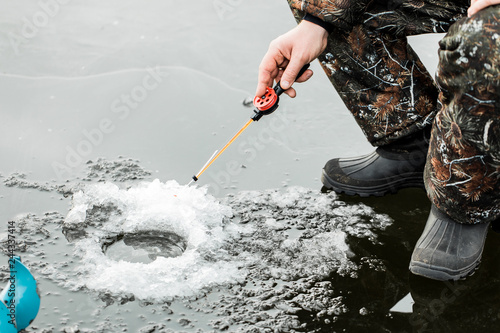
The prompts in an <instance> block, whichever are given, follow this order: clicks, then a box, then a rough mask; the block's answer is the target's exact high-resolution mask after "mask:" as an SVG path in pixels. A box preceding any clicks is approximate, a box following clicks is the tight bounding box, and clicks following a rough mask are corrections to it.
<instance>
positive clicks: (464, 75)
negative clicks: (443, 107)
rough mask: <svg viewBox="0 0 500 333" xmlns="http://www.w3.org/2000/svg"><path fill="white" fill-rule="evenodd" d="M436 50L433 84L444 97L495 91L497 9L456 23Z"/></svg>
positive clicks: (499, 61)
mask: <svg viewBox="0 0 500 333" xmlns="http://www.w3.org/2000/svg"><path fill="white" fill-rule="evenodd" d="M439 46H440V49H439V65H438V70H437V74H436V81H437V82H438V84H439V86H440V87H441V88H443V93H444V94H445V95H446V94H450V95H452V94H453V93H456V92H467V91H469V90H470V91H472V90H478V89H479V90H484V89H487V90H490V91H498V85H499V77H500V76H499V73H500V6H491V7H488V8H486V9H483V10H482V11H480V12H478V13H477V14H475V15H473V16H472V17H470V18H463V19H461V20H459V21H457V22H456V23H455V24H453V25H452V26H451V28H450V30H449V31H448V34H447V35H446V36H445V37H444V38H443V39H442V40H441V41H440V43H439ZM483 86H484V87H483ZM497 94H498V93H497ZM445 97H446V96H445ZM449 97H451V96H449Z"/></svg>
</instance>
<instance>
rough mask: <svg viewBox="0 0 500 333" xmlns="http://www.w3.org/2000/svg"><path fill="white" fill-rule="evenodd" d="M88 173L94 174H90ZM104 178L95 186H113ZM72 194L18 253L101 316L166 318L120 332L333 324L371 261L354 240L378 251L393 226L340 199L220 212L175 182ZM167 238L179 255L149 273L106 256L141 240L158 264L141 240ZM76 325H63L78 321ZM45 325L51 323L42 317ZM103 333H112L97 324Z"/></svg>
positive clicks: (235, 204) (284, 197)
mask: <svg viewBox="0 0 500 333" xmlns="http://www.w3.org/2000/svg"><path fill="white" fill-rule="evenodd" d="M101 162H103V161H101ZM106 164H107V165H109V164H111V165H117V167H116V169H115V170H114V171H115V172H116V173H117V174H121V173H123V174H125V173H126V172H123V171H121V172H120V171H119V170H118V168H119V166H118V165H120V163H118V161H115V162H106ZM89 170H94V172H96V171H95V170H96V168H93V167H92V163H89ZM102 170H104V168H102V169H101V173H102V174H100V173H99V171H97V174H98V176H101V175H102V176H104V175H105V173H106V172H104V171H102ZM144 173H145V176H147V174H148V173H147V171H145V172H144ZM14 178H15V176H12V177H10V178H9V179H11V183H10V184H12V179H14ZM21 179H23V182H19V183H18V185H19V186H20V187H26V184H27V183H29V181H28V180H26V178H25V177H21ZM36 184H37V183H36V182H32V183H31V184H30V186H29V187H30V188H35V187H36V186H37V185H36ZM125 184H127V185H125ZM11 186H12V185H11ZM57 188H58V186H53V189H52V190H49V191H57ZM74 189H75V192H74V193H73V195H72V202H71V205H72V208H71V210H70V211H69V212H68V214H67V215H66V216H65V217H63V216H62V215H61V214H60V213H57V212H52V213H47V214H45V215H44V216H35V215H23V216H20V217H18V218H17V219H16V220H15V223H16V225H17V227H18V228H19V229H20V233H21V234H22V237H23V243H21V244H20V248H21V249H22V251H23V258H25V260H27V262H29V264H30V267H32V269H33V270H34V271H35V273H36V274H39V275H40V276H43V277H44V278H45V279H47V281H50V282H52V283H54V284H56V285H58V286H59V287H60V288H62V289H61V290H62V291H61V292H62V293H68V294H69V295H71V294H73V293H77V294H84V295H87V297H90V298H91V299H94V301H93V302H94V305H95V308H97V309H99V308H102V311H103V312H104V311H106V309H107V308H106V306H105V305H108V306H109V307H112V306H113V305H115V304H119V310H118V313H120V312H122V311H125V312H127V311H129V308H131V307H132V308H133V307H134V305H135V303H139V304H141V306H146V307H151V308H152V309H156V310H154V312H156V311H161V312H162V313H163V314H164V315H167V317H166V319H162V320H160V321H159V322H155V324H154V325H149V328H148V325H146V326H144V327H142V326H140V325H139V326H134V325H133V324H131V323H129V322H127V320H126V319H123V318H122V319H121V320H120V316H117V318H118V320H117V322H115V323H113V324H110V325H111V326H110V328H109V329H111V330H112V331H115V330H117V329H118V328H120V327H122V326H123V327H127V328H128V329H130V330H132V331H134V330H135V329H137V328H139V327H142V329H143V330H144V331H148V330H149V329H151V330H152V331H155V330H154V329H153V328H152V327H156V330H157V331H159V332H160V331H168V329H173V330H175V327H174V326H175V325H176V324H174V326H172V325H171V324H170V323H169V322H171V321H177V324H178V325H180V326H179V327H182V328H183V329H184V330H189V331H195V330H197V329H202V330H206V329H228V328H230V329H231V330H238V329H239V330H242V331H248V330H250V329H255V330H257V331H265V328H266V327H273V330H274V329H276V330H278V331H280V330H281V331H287V330H290V329H300V328H301V327H302V328H304V325H305V323H303V322H301V321H300V320H299V319H298V318H299V316H298V314H299V313H301V312H304V311H306V312H310V313H312V314H314V315H315V316H318V318H322V320H327V321H335V320H337V319H336V318H338V316H341V315H342V314H344V313H346V312H347V311H348V308H347V307H346V306H345V304H343V301H342V300H343V296H342V291H341V290H336V288H335V287H334V286H333V285H332V283H331V281H329V279H330V278H331V277H332V276H341V277H345V278H348V279H356V278H357V272H358V269H360V267H362V266H367V265H368V264H367V261H366V259H368V258H364V259H363V258H362V260H359V259H360V258H356V260H353V258H354V257H356V254H355V253H353V252H352V251H351V249H350V247H349V245H348V244H347V238H348V237H354V238H360V239H367V240H368V241H369V242H370V243H372V244H378V240H377V232H378V231H380V230H384V229H385V228H386V227H388V226H389V225H391V223H392V221H391V219H390V218H389V217H387V216H386V215H382V214H377V213H375V212H374V211H373V209H371V208H369V207H368V206H366V205H363V204H356V205H346V204H345V203H344V202H342V201H339V200H338V198H337V196H336V195H335V194H333V193H328V194H326V193H321V192H319V191H313V190H310V189H306V188H302V187H292V188H288V189H282V190H266V191H241V192H237V193H235V194H232V195H228V196H226V197H224V198H223V199H222V200H220V201H219V200H217V199H215V198H214V197H213V196H211V195H210V194H208V193H207V190H206V188H204V187H201V188H199V187H195V186H191V187H187V186H185V185H179V184H178V183H177V182H175V181H167V182H165V183H162V182H160V181H159V180H152V181H143V182H140V181H135V182H130V181H124V182H117V183H112V182H92V183H84V184H81V183H78V184H74ZM41 190H44V191H47V190H46V189H45V187H43V188H41ZM162 233H163V234H167V233H170V234H174V235H176V237H170V238H169V239H170V241H171V244H172V245H173V246H178V249H182V250H181V251H177V253H176V255H171V256H169V255H165V256H161V255H160V256H156V257H155V258H154V259H152V260H151V258H149V259H150V260H148V261H147V262H144V261H145V260H144V259H143V260H142V262H141V260H134V258H133V256H130V255H129V256H123V257H113V256H110V255H109V253H107V252H108V249H109V248H111V247H112V245H109V241H110V240H111V239H113V238H116V236H117V235H120V236H121V237H124V236H126V237H129V239H132V240H134V235H135V236H136V237H138V238H135V241H136V243H135V245H136V246H137V248H136V249H135V250H130V251H131V253H135V254H137V252H140V251H146V252H147V251H149V254H151V252H152V253H153V254H154V253H157V252H155V250H153V248H154V244H153V246H152V244H151V242H147V241H144V239H147V238H148V237H149V238H150V239H151V240H156V237H158V236H159V235H161V234H162ZM141 238H142V241H139V242H138V239H141ZM115 240H116V239H115ZM175 242H177V243H176V244H173V243H175ZM111 243H112V242H111ZM132 243H133V242H132ZM141 244H143V246H142V247H141ZM180 244H181V245H180ZM107 246H109V248H107ZM61 249H63V251H62V252H61ZM56 258H57V259H60V260H57V259H56ZM370 260H371V264H370V267H371V268H370V269H373V270H374V271H384V266H383V263H382V262H377V260H376V258H371V259H370ZM48 297H50V296H48ZM103 304H104V306H103ZM179 308H180V309H182V310H181V311H182V312H186V314H185V316H182V315H181V314H180V313H179V312H178V311H179ZM158 309H161V310H158ZM100 311H101V310H99V311H98V312H100ZM130 311H132V310H130ZM148 312H149V311H148ZM189 313H190V314H189ZM200 314H202V315H200ZM80 315H84V314H83V313H81V314H80ZM88 315H90V314H88ZM71 316H72V315H71V314H69V313H68V314H66V315H65V316H64V315H63V317H67V319H66V320H67V321H71V322H73V320H70V318H71ZM90 317H91V319H92V320H89V318H86V319H83V320H82V319H80V320H79V321H78V322H79V324H78V325H77V327H78V328H79V329H82V330H83V331H84V329H92V327H93V325H95V323H94V322H95V321H96V318H95V317H94V316H90ZM99 317H100V316H97V318H99ZM176 317H177V318H178V320H174V319H175V318H176ZM146 318H147V316H146ZM37 322H38V323H39V324H38V325H40V324H41V323H44V322H45V320H44V318H43V315H42V318H40V319H39V320H37ZM52 324H54V323H52ZM35 327H36V325H35ZM49 327H50V325H49ZM97 327H98V328H100V329H103V330H104V327H105V326H104V323H103V322H99V320H97ZM40 328H44V325H43V324H42V325H41V326H40Z"/></svg>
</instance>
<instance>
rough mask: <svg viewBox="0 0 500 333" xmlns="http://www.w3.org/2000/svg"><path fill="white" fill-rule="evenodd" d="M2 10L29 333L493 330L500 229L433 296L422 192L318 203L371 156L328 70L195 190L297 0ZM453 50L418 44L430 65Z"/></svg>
mask: <svg viewBox="0 0 500 333" xmlns="http://www.w3.org/2000/svg"><path fill="white" fill-rule="evenodd" d="M3 4H4V6H3V10H2V13H0V29H1V31H2V32H4V33H3V34H2V35H1V36H0V47H1V48H0V49H1V50H2V51H1V53H0V66H1V74H0V75H1V76H2V80H0V101H1V111H0V112H1V122H0V151H1V153H2V159H1V161H2V163H1V165H0V203H1V206H0V207H1V211H0V218H1V221H3V222H2V223H4V229H3V230H0V232H1V237H2V239H1V240H0V241H2V243H1V244H2V245H1V246H2V249H3V250H4V253H6V252H5V235H6V231H7V222H8V221H13V222H14V223H15V225H16V230H17V237H18V238H17V239H18V243H19V250H18V254H19V255H20V256H21V257H22V258H23V261H24V262H25V263H26V264H27V265H28V266H29V267H30V269H31V270H32V272H33V274H34V275H35V276H36V277H37V279H38V281H39V286H40V290H41V293H42V308H41V310H40V313H39V315H38V317H37V319H36V321H35V322H34V323H33V324H32V326H30V327H29V328H28V330H27V331H28V332H120V331H127V332H172V331H173V332H181V331H188V332H196V331H242V332H247V331H254V332H287V331H299V332H312V331H316V332H332V331H336V332H343V331H345V332H476V331H477V332H479V331H481V332H496V331H498V330H497V325H498V322H499V320H500V310H499V308H498V301H499V298H500V292H499V288H498V282H499V278H498V277H499V268H498V259H497V255H498V247H497V243H498V241H499V237H498V234H495V233H493V232H491V233H490V234H489V236H488V239H487V244H486V248H485V252H484V257H483V262H482V264H481V267H480V269H479V270H478V271H477V272H476V274H475V275H473V276H472V277H470V278H468V279H467V280H465V281H459V282H457V283H437V282H432V281H428V280H425V279H421V278H418V277H415V276H412V275H411V274H410V273H409V272H408V263H409V259H410V256H411V252H412V249H413V246H414V244H415V242H416V240H417V239H418V237H419V235H420V233H421V231H422V229H423V226H424V224H425V220H426V218H427V214H428V211H429V202H428V200H427V198H426V196H425V192H424V191H423V190H421V189H408V190H404V191H401V192H400V193H398V194H396V195H389V196H386V197H383V198H357V197H347V196H342V195H341V196H336V195H334V194H333V193H323V192H322V191H321V182H320V181H319V175H320V170H321V167H322V166H323V164H324V163H325V161H326V160H328V159H329V158H331V157H334V156H348V155H351V156H352V155H356V154H359V153H365V152H368V151H370V147H369V145H368V144H367V143H366V141H365V140H364V138H363V135H362V133H361V131H360V130H359V129H358V128H357V127H356V125H355V124H354V121H353V120H352V118H351V116H350V114H349V113H348V112H347V111H346V110H345V109H344V107H343V105H342V103H341V101H340V99H339V98H338V96H337V95H336V93H335V92H334V91H333V89H332V88H331V87H330V86H329V83H328V82H327V79H326V78H325V77H324V75H322V71H321V69H320V68H319V66H318V65H317V64H316V63H314V64H313V69H314V70H315V74H316V75H315V77H314V78H313V79H312V80H311V82H310V83H308V84H306V85H302V86H300V87H298V90H299V96H298V97H297V98H296V99H295V100H290V99H287V98H284V99H283V100H282V102H281V106H280V109H279V110H278V111H277V112H276V113H275V114H273V115H272V116H270V117H269V118H264V119H263V120H261V121H260V122H259V123H256V124H252V125H251V126H250V127H249V128H248V129H247V130H246V131H245V133H244V134H243V135H242V136H241V137H240V138H239V139H238V141H237V142H236V143H235V144H234V145H233V146H232V147H231V148H230V149H228V150H227V151H226V152H225V153H224V155H223V156H222V157H221V158H220V159H219V160H218V161H217V162H216V163H215V164H214V165H213V166H211V167H210V169H209V170H208V171H207V173H205V174H204V175H203V177H202V178H200V181H199V185H200V186H206V187H207V189H208V194H205V193H204V192H203V190H198V189H193V190H189V189H187V188H186V187H184V185H185V184H187V182H188V181H189V180H190V178H191V176H192V175H193V174H194V173H195V172H196V171H198V170H199V168H200V167H201V166H202V164H203V163H204V162H205V161H206V160H207V159H208V157H210V155H211V154H212V153H213V152H214V150H216V149H219V148H220V146H221V145H222V144H224V143H225V142H226V140H227V139H228V138H229V137H230V136H231V135H232V134H234V133H235V132H236V130H237V129H239V127H241V126H242V125H243V124H244V123H245V122H246V121H247V119H248V117H249V116H250V115H251V109H249V108H247V107H245V106H244V105H243V101H244V100H245V99H246V98H248V97H249V96H251V95H252V93H253V90H254V85H255V80H256V70H257V67H258V64H259V62H260V58H261V57H262V55H263V54H264V53H265V51H266V49H267V45H268V42H269V41H270V40H271V39H272V38H274V36H275V35H278V34H279V33H282V32H285V31H286V30H288V29H289V28H291V27H293V25H294V22H293V19H292V17H291V15H290V13H289V11H288V9H287V6H286V2H285V1H278V0H273V1H263V0H259V1H252V2H243V1H213V2H212V1H207V2H202V1H196V2H186V3H180V2H174V1H153V2H148V3H147V4H145V3H143V2H139V1H137V0H134V1H132V0H129V1H107V2H106V3H101V2H99V1H93V0H92V1H76V0H73V1H71V2H69V3H68V4H64V5H62V4H60V5H59V6H55V5H53V7H51V11H50V13H52V14H53V15H48V14H47V15H46V17H47V21H46V22H45V23H46V24H43V23H44V22H43V21H37V22H38V25H39V26H40V27H35V28H36V29H32V30H29V26H26V25H27V24H28V25H29V23H26V22H27V21H28V22H32V23H33V22H35V21H34V20H35V19H37V20H43V19H44V16H43V14H40V13H42V12H43V9H42V7H40V5H39V4H38V3H35V2H30V1H17V2H16V3H11V2H6V1H4V3H3ZM25 26H26V27H25ZM26 29H27V30H26ZM9 33H11V34H10V35H9ZM438 39H439V36H421V37H418V38H413V39H411V43H412V44H413V45H415V47H416V49H417V51H418V53H419V54H420V55H421V57H422V59H423V61H424V62H425V63H426V64H428V67H429V69H430V70H431V71H432V70H433V69H434V68H435V66H436V59H435V57H434V55H435V53H436V41H437V40H438ZM155 179H159V181H160V182H161V183H155V181H154V180H155ZM170 180H175V181H177V182H178V183H179V184H180V185H175V184H171V183H168V184H167V183H165V182H167V181H170ZM103 184H112V185H113V186H116V189H109V188H104V187H101V186H105V185H103ZM141 184H143V185H141ZM144 184H145V185H144ZM155 184H156V185H155ZM159 184H160V185H159ZM161 184H163V185H161ZM92 186H96V187H92ZM141 186H142V188H141ZM155 186H156V187H155ZM296 186H298V187H296ZM127 189H132V190H131V191H137V193H138V194H132V192H127ZM80 190H81V191H82V192H79V191H80ZM99 191H101V192H99ZM249 191H251V192H249ZM74 193H83V194H82V195H83V196H82V197H77V198H75V197H74V196H73V194H74ZM85 195H86V197H84V196H85ZM174 195H178V196H177V197H174ZM211 195H213V196H214V197H215V198H212V199H210V198H211V197H210V196H211ZM179 197H181V198H180V199H179ZM159 198H160V199H161V200H164V201H161V200H160V199H159ZM207 198H208V199H207ZM177 199H179V200H181V199H182V200H184V201H182V204H179V203H178V201H175V200H177ZM163 202H164V203H165V204H164V205H163V204H162V203H163ZM78 204H81V205H82V207H83V208H82V209H83V210H78ZM85 205H86V206H85ZM228 209H229V210H230V212H229V211H228ZM68 213H70V215H68ZM80 213H82V214H83V215H81V216H79V215H78V214H80ZM71 214H72V215H71ZM71 221H73V222H75V223H70V222H71ZM185 221H189V222H193V221H194V222H196V223H199V224H189V225H188V226H190V227H189V228H188V227H186V226H185V224H184V222H185ZM122 222H123V223H122ZM194 222H193V223H194ZM127 228H129V229H127ZM199 230H203V232H202V233H201V235H202V236H203V237H205V238H203V237H202V239H201V240H200V239H199V238H197V237H198V236H199V235H198V234H197V232H198V231H199ZM162 237H163V239H164V240H165V241H164V242H162V241H161V239H162ZM200 237H201V236H200ZM92 239H97V240H98V241H96V243H95V244H94V243H92ZM145 240H146V241H145ZM148 240H149V241H148ZM160 243H161V244H160ZM165 244H168V246H165ZM117 246H118V247H117ZM134 246H135V247H134ZM162 246H163V247H162ZM113 248H115V250H116V251H115V252H114V254H112V255H111V254H110V253H108V254H107V255H108V256H109V257H106V255H105V254H103V252H102V251H101V250H100V249H105V250H107V251H108V252H109V251H111V249H113ZM93 251H94V252H93ZM141 251H142V252H141ZM189 251H191V252H189ZM162 254H163V255H162ZM190 255H192V256H190ZM134 256H136V257H134ZM120 257H123V258H124V260H125V263H124V264H119V258H120ZM3 258H4V265H6V260H7V257H6V256H3ZM106 258H108V259H106ZM153 258H154V259H153ZM169 258H170V259H169ZM162 260H163V261H162ZM169 260H171V261H169ZM189 260H192V261H189ZM162 263H165V265H163V264H162ZM183 263H192V265H191V266H189V267H184V266H182V264H183ZM167 264H168V265H172V266H167ZM134 265H135V266H134ZM176 265H177V266H176ZM123 267H125V268H123ZM168 267H173V268H172V269H169V268H168ZM122 268H123V271H121V269H122ZM127 268H130V270H127ZM137 269H139V271H137ZM138 272H139V273H138ZM1 277H2V278H3V280H5V281H6V279H7V271H6V266H4V269H3V270H2V276H1ZM113 279H114V280H113ZM183 279H184V280H183ZM162 281H163V282H162ZM166 281H168V282H166ZM183 281H184V283H183ZM185 281H188V282H185ZM120 288H122V289H120ZM408 294H411V297H412V299H413V300H414V301H415V304H413V305H412V303H409V302H406V303H405V304H404V306H402V307H401V308H400V310H399V311H401V309H402V311H405V313H402V312H394V311H391V309H392V308H393V307H394V306H395V305H396V304H397V303H398V302H399V301H400V300H401V299H403V298H404V297H406V296H407V295H408Z"/></svg>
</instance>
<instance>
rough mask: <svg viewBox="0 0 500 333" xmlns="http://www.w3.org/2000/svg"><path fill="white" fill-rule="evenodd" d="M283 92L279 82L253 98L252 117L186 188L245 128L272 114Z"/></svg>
mask: <svg viewBox="0 0 500 333" xmlns="http://www.w3.org/2000/svg"><path fill="white" fill-rule="evenodd" d="M308 68H309V64H305V65H304V66H303V67H302V68H301V70H300V71H299V74H297V77H296V78H295V80H297V79H298V78H299V77H301V76H302V74H304V72H305V71H306V70H307V69H308ZM284 92H285V90H284V89H283V88H281V85H280V82H279V81H278V83H276V85H275V86H274V88H271V87H266V93H265V94H264V95H262V96H260V97H259V96H255V98H254V99H253V105H254V106H255V109H254V110H253V112H254V115H253V116H252V117H251V118H250V120H248V121H247V122H246V124H245V125H243V127H242V128H241V129H240V130H239V131H238V132H237V133H236V134H235V135H234V136H233V137H232V138H231V139H230V140H229V141H228V142H227V143H226V144H225V145H224V147H222V148H221V149H220V150H216V151H215V152H214V153H213V154H212V156H211V157H210V158H209V159H208V161H207V163H205V165H204V166H203V167H202V168H201V169H200V171H198V173H197V174H196V175H194V176H193V179H192V180H191V181H190V182H189V184H188V186H189V185H191V184H192V183H193V182H195V181H197V180H198V178H200V176H201V175H202V174H203V173H204V172H205V171H206V170H207V169H208V167H209V166H210V165H212V163H213V162H214V161H215V160H216V159H217V158H218V157H219V156H220V155H221V154H222V153H223V152H224V151H225V150H226V149H227V148H228V147H229V146H230V145H231V144H232V143H233V142H234V140H236V138H237V137H239V136H240V135H241V133H243V131H244V130H246V128H247V127H248V126H249V125H250V124H251V123H253V122H254V121H259V119H260V118H262V117H263V116H267V115H268V114H271V113H273V112H274V111H276V109H277V108H278V102H279V97H280V95H281V94H283V93H284Z"/></svg>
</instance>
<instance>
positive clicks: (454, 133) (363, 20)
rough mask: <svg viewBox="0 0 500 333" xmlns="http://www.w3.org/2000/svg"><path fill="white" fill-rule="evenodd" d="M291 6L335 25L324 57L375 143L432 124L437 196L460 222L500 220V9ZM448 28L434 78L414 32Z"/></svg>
mask: <svg viewBox="0 0 500 333" xmlns="http://www.w3.org/2000/svg"><path fill="white" fill-rule="evenodd" d="M288 3H289V5H290V7H291V8H292V11H293V13H294V16H295V18H296V19H297V21H300V20H301V18H302V17H303V16H304V14H305V13H308V14H310V15H314V16H316V17H319V18H321V19H323V20H324V21H325V22H328V23H330V24H332V29H333V32H332V33H331V34H330V36H329V38H328V45H327V48H326V50H325V52H324V53H323V54H321V55H320V57H319V61H320V63H321V65H322V67H323V69H324V70H325V72H326V74H327V75H328V77H329V79H330V81H331V82H332V84H333V85H334V87H335V88H336V90H337V92H338V93H339V95H340V97H341V98H342V100H343V101H344V103H345V104H346V106H347V107H348V109H349V110H350V111H351V112H352V114H353V116H354V118H355V120H356V121H357V123H358V125H359V126H360V127H361V129H362V130H363V132H364V133H365V135H366V137H367V139H368V140H369V141H370V143H372V144H373V145H374V146H379V145H385V144H388V143H391V142H393V141H396V140H398V139H400V138H402V137H405V136H408V135H410V134H413V133H415V132H417V131H419V130H421V129H422V128H424V127H426V126H427V125H431V124H432V126H433V127H432V136H431V142H430V149H429V153H428V157H427V164H426V170H425V184H426V189H427V193H428V195H429V198H430V199H431V200H432V202H433V203H434V204H435V205H436V206H437V207H438V208H439V209H441V210H442V211H444V212H446V213H447V214H448V215H450V216H451V217H452V218H453V219H454V220H456V221H458V222H461V223H481V222H487V221H492V220H495V219H497V218H498V217H500V196H499V195H498V194H499V193H500V183H499V182H498V178H499V177H500V124H499V115H498V112H497V110H498V108H499V107H500V99H499V98H498V96H499V94H500V88H499V86H500V84H499V83H500V82H499V80H500V67H499V63H500V22H499V19H500V7H499V6H494V7H489V8H487V9H485V10H482V11H481V12H479V13H477V14H476V15H474V16H473V17H472V18H470V19H468V18H465V16H466V11H467V8H468V7H469V1H434V0H425V1H421V0H405V1H403V0H399V1H398V0H392V1H391V0H389V1H355V0H352V1H351V0H325V1H321V0H310V1H296V0H288ZM351 3H352V4H351ZM446 31H447V32H448V34H447V35H446V37H445V38H444V39H443V40H442V41H441V42H440V45H439V46H440V50H439V60H440V62H439V68H438V73H437V78H436V81H437V84H436V83H435V82H434V80H433V79H432V77H431V76H430V75H429V73H428V72H427V70H426V69H425V68H424V66H423V64H422V63H421V61H420V60H419V58H418V56H417V55H416V53H415V52H414V51H413V50H412V48H411V47H410V46H409V45H408V43H407V40H406V36H408V35H415V34H422V33H432V32H446Z"/></svg>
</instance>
